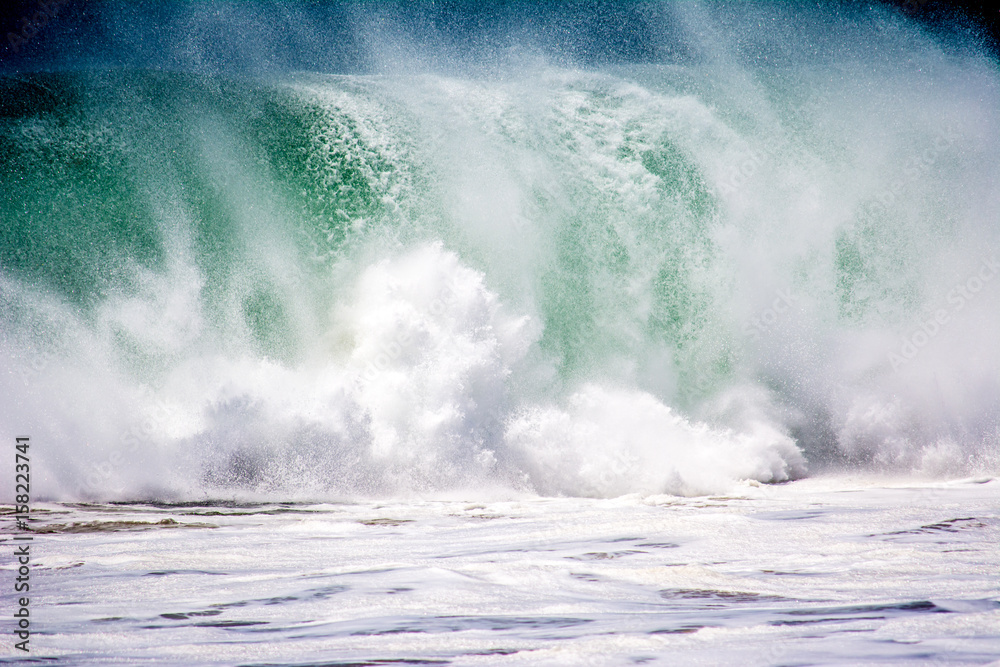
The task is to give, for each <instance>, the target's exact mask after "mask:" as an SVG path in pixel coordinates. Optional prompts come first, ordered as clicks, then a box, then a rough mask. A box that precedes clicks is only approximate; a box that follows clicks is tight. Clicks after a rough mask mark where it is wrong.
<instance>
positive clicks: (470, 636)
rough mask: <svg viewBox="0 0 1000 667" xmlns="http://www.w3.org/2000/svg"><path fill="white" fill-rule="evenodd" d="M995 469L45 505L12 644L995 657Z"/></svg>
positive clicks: (783, 657) (851, 659) (928, 661)
mask: <svg viewBox="0 0 1000 667" xmlns="http://www.w3.org/2000/svg"><path fill="white" fill-rule="evenodd" d="M998 486H1000V482H998V481H997V480H995V479H992V480H966V481H960V482H953V483H938V484H925V483H917V484H898V485H894V486H886V485H883V484H879V483H874V484H873V483H872V480H870V479H869V480H865V479H858V478H853V479H852V478H845V477H839V478H816V479H811V480H803V481H799V482H792V483H790V484H787V485H778V486H759V485H758V486H753V485H745V486H743V487H742V488H741V490H740V491H739V492H737V493H734V494H731V495H726V496H721V497H719V496H713V497H710V498H700V499H685V498H678V497H675V496H664V495H659V496H646V497H638V496H634V495H632V496H625V497H622V498H618V499H615V500H582V499H545V498H533V499H531V498H518V499H507V500H503V499H494V500H491V501H486V502H478V503H470V502H467V501H454V500H452V501H446V500H436V501H435V500H427V501H420V502H414V501H412V500H408V501H405V502H396V501H392V502H384V503H371V502H365V503H359V504H326V505H295V504H265V505H257V506H232V505H228V506H226V505H222V506H219V505H217V506H210V507H198V506H191V505H188V506H179V507H153V506H148V505H127V506H107V505H87V506H68V505H54V504H52V505H45V506H43V507H39V508H38V509H39V511H38V512H37V513H36V523H35V529H36V531H44V530H46V529H49V530H52V531H54V532H38V533H36V535H35V540H34V542H33V543H32V549H33V550H34V551H33V553H34V554H35V556H34V557H35V559H36V561H35V562H36V567H35V569H34V570H33V572H32V586H33V587H34V588H33V591H35V592H34V594H33V596H32V603H31V604H32V608H33V612H32V614H33V615H32V623H33V626H32V627H33V628H34V629H35V632H36V634H34V635H33V637H32V657H34V658H36V659H46V660H51V661H53V662H54V663H55V664H73V665H97V664H122V663H127V664H130V665H186V666H187V667H196V666H201V665H220V664H226V665H235V664H241V665H255V666H261V667H262V666H263V665H287V666H292V665H303V666H304V665H307V664H308V665H317V664H323V665H326V664H330V665H347V664H352V665H354V664H366V665H368V664H371V665H376V664H396V663H397V662H402V663H404V664H442V665H445V664H446V665H456V666H457V665H486V664H488V665H532V666H534V665H618V664H637V663H638V664H652V665H676V664H685V665H720V664H731V665H737V664H738V665H791V664H796V665H845V664H850V665H897V664H907V665H945V664H947V665H953V664H968V665H984V664H997V663H996V662H995V661H998V660H1000V601H998V600H1000V586H998V583H997V578H996V572H997V571H998V569H1000V551H998V550H997V548H996V545H997V541H998V539H1000V515H998V513H997V506H998V505H997V497H998V493H997V491H998ZM164 519H170V520H173V521H176V522H177V523H176V524H167V525H161V524H159V522H161V521H163V520H164ZM114 522H120V523H117V524H116V523H114ZM124 522H133V523H124ZM185 526H187V527H185ZM8 544H9V543H8ZM4 568H5V569H8V566H7V565H4ZM2 650H3V651H4V655H11V653H10V651H9V643H8V642H5V644H4V646H3V649H2ZM380 661H388V662H387V663H383V662H380ZM420 661H425V662H420Z"/></svg>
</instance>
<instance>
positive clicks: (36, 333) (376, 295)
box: [0, 3, 1000, 500]
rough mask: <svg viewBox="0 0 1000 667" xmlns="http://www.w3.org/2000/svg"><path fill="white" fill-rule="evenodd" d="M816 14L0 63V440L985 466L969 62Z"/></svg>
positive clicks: (543, 485)
mask: <svg viewBox="0 0 1000 667" xmlns="http://www.w3.org/2000/svg"><path fill="white" fill-rule="evenodd" d="M538 11H542V10H538ZM852 11H853V13H851V12H848V11H847V9H845V8H843V7H842V8H840V10H839V12H840V13H837V12H834V11H833V10H823V9H816V8H812V9H795V8H793V7H768V6H766V5H765V6H763V7H758V8H747V7H743V8H739V9H737V8H731V7H730V8H727V7H719V6H714V5H711V6H708V7H707V8H706V7H702V6H700V5H695V4H691V3H685V4H683V5H681V6H677V7H666V8H664V9H663V11H662V15H656V16H653V17H652V18H649V21H654V20H655V21H662V22H663V26H666V27H669V30H667V29H666V27H664V29H663V30H662V31H660V32H659V33H657V34H659V35H660V39H661V40H662V41H661V43H660V47H659V49H658V50H657V51H655V52H654V53H652V55H651V53H650V52H648V50H646V51H643V50H642V49H639V48H636V49H633V51H632V52H626V53H624V55H623V54H622V53H617V56H616V57H615V58H606V59H605V60H604V61H602V62H587V63H584V65H586V66H577V65H574V64H573V62H572V58H569V57H567V58H564V59H562V60H560V59H558V58H553V57H551V52H549V51H546V50H545V49H544V48H539V49H538V50H536V51H531V49H526V50H524V49H522V50H521V51H517V52H516V53H514V55H510V54H508V55H509V59H508V60H507V61H504V62H500V63H499V64H497V63H496V62H493V63H492V65H491V66H490V67H487V68H479V69H476V68H475V67H470V66H469V64H468V63H462V64H460V65H461V66H458V65H456V66H455V67H453V68H451V69H450V70H449V69H448V68H441V67H435V66H434V63H436V62H439V60H440V59H439V60H435V59H434V58H432V57H430V56H428V57H427V58H425V59H424V60H423V61H421V62H418V63H416V64H412V63H411V66H410V67H409V68H408V69H407V70H406V71H403V70H398V69H397V70H396V71H393V72H389V73H385V74H379V75H372V74H351V75H332V74H319V73H303V72H298V73H285V74H274V73H270V74H269V76H267V77H266V78H260V77H245V76H234V75H232V74H231V73H219V72H205V71H187V72H184V71H173V72H165V71H153V70H149V69H134V68H131V69H130V68H126V69H115V70H101V69H97V70H93V69H92V70H87V71H63V72H55V73H30V74H21V75H18V76H13V75H12V76H7V77H4V78H3V79H2V80H0V86H2V88H3V91H2V98H3V99H4V103H3V115H2V118H0V179H2V186H0V191H2V197H0V217H2V219H3V221H4V223H3V225H2V228H0V333H2V337H3V344H2V352H3V356H2V357H0V392H2V396H3V402H2V406H0V408H2V410H0V427H2V429H0V430H2V431H3V433H6V434H9V435H11V436H13V435H15V434H18V435H20V434H24V433H28V434H30V435H31V436H32V439H33V442H36V443H37V445H36V447H35V448H34V454H35V457H36V458H35V468H34V469H33V471H34V472H35V480H34V481H35V484H36V492H38V493H40V494H41V495H43V496H46V497H49V498H54V499H73V498H82V499H102V500H108V499H135V498H149V497H153V498H169V499H182V500H183V499H190V498H205V497H206V496H207V497H221V498H227V497H234V496H240V497H244V496H246V497H255V496H262V497H280V498H325V497H331V498H350V497H370V496H376V497H378V496H391V495H399V494H403V495H408V494H437V493H459V494H470V493H500V494H504V493H511V492H514V493H522V492H529V493H531V492H535V493H541V494H565V495H584V496H616V495H620V494H625V493H643V494H650V493H674V494H701V493H712V492H718V491H723V490H725V489H727V488H730V487H731V486H732V485H733V484H734V483H735V482H737V481H738V480H745V479H750V480H757V481H760V482H778V481H783V480H788V479H794V478H797V477H801V476H803V475H806V474H807V473H809V472H816V471H823V470H829V469H833V468H837V469H843V468H848V469H852V470H864V471H878V472H905V473H912V472H914V471H916V472H919V473H922V474H926V475H931V476H949V475H961V474H969V473H972V472H983V471H986V472H990V471H992V472H993V474H995V473H996V471H997V470H998V458H1000V457H998V418H1000V347H998V345H997V344H996V340H997V338H996V332H997V331H998V330H1000V278H998V275H1000V263H998V260H1000V252H998V250H1000V245H998V240H1000V239H998V236H1000V225H998V220H1000V197H998V191H997V189H996V184H997V183H1000V163H998V162H997V160H996V156H997V155H998V154H1000V145H998V141H1000V140H998V137H1000V104H998V101H1000V96H998V81H1000V77H998V69H997V63H996V62H995V61H994V60H992V59H991V58H990V57H988V56H986V55H984V54H983V53H982V52H981V51H979V50H978V49H977V48H976V47H975V46H974V45H973V44H971V42H968V41H967V40H966V41H963V40H962V39H959V38H957V37H948V38H943V37H940V36H939V37H931V36H928V35H927V34H926V33H924V32H922V31H921V30H920V29H919V28H917V27H915V26H913V25H911V24H909V23H907V22H906V21H905V20H903V19H901V18H899V17H895V16H893V15H891V14H888V13H885V12H879V11H876V10H871V9H870V8H869V9H867V10H861V9H857V10H852ZM736 12H741V13H740V14H739V15H737V14H736ZM768 20H770V21H777V23H776V24H775V25H780V26H783V28H782V29H780V30H779V29H769V30H765V29H764V28H758V27H755V26H757V25H758V24H760V25H763V24H762V23H761V21H765V22H766V21H768ZM490 29H491V30H492V29H494V28H490ZM385 39H386V40H387V39H388V38H385ZM394 39H397V42H396V43H397V45H398V44H404V42H405V40H403V38H402V37H400V36H398V35H396V37H395V38H394ZM387 44H388V42H387V41H385V40H383V41H382V42H380V43H379V44H378V45H377V46H378V49H379V50H378V51H377V52H378V53H386V52H389V49H388V46H387ZM404 45H405V48H404V47H402V46H401V47H399V49H397V51H394V52H393V53H396V52H399V53H412V52H413V49H415V48H417V47H414V46H413V44H412V43H405V44H404ZM671 45H675V46H676V47H677V48H672V47H671ZM428 48H430V47H428ZM417 52H418V53H419V50H418V51H417ZM639 52H641V54H640V55H642V57H638V56H636V53H639ZM435 53H437V54H438V55H439V56H440V54H441V53H445V55H447V50H444V51H439V52H435ZM511 53H513V52H511ZM505 57H506V56H505ZM441 58H444V56H441ZM449 62H450V61H449ZM428 63H430V64H428ZM182 69H183V68H182ZM414 70H419V71H414ZM446 70H447V71H446ZM5 437H6V436H5ZM5 465H7V464H5Z"/></svg>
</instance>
